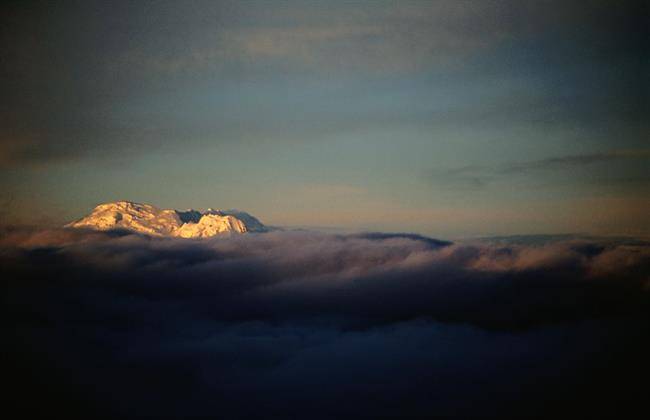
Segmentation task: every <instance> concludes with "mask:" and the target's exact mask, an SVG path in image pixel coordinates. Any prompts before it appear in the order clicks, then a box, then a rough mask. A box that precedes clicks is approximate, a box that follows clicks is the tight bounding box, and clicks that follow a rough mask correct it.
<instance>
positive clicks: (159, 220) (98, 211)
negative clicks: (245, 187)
mask: <svg viewBox="0 0 650 420" xmlns="http://www.w3.org/2000/svg"><path fill="white" fill-rule="evenodd" d="M66 227H70V228H85V229H95V230H110V229H127V230H132V231H134V232H139V233H144V234H147V235H153V236H175V237H182V238H207V237H211V236H215V235H224V234H239V233H247V232H266V231H267V230H268V229H267V227H266V226H264V225H263V224H262V223H261V222H260V221H259V220H257V219H256V218H255V217H253V216H251V215H250V214H248V213H246V212H242V211H239V210H214V209H208V210H207V211H205V212H200V211H197V210H191V209H190V210H187V211H178V210H170V209H159V208H157V207H155V206H152V205H149V204H140V203H134V202H130V201H116V202H114V203H106V204H100V205H98V206H97V207H95V208H94V209H93V211H92V212H91V213H90V214H89V215H88V216H86V217H84V218H82V219H79V220H77V221H74V222H72V223H69V224H67V225H66Z"/></svg>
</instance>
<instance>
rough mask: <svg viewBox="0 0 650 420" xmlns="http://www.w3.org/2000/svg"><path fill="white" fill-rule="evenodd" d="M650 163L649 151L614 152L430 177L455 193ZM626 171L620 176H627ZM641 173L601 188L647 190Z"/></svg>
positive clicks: (451, 171) (466, 169)
mask: <svg viewBox="0 0 650 420" xmlns="http://www.w3.org/2000/svg"><path fill="white" fill-rule="evenodd" d="M648 160H650V150H647V149H640V150H611V151H607V152H601V153H587V154H581V155H566V156H556V157H550V158H546V159H538V160H532V161H527V162H512V163H506V164H502V165H496V166H491V167H490V166H479V165H469V166H463V167H460V168H454V169H448V170H434V171H433V172H432V174H430V180H432V181H433V182H435V183H442V184H444V185H446V186H447V187H448V188H452V189H460V190H477V189H483V188H485V187H487V186H489V185H490V184H492V183H495V182H499V181H503V180H504V179H511V177H512V176H517V175H521V176H525V175H536V174H537V175H544V173H545V172H546V173H547V174H548V172H550V171H562V170H576V169H584V168H588V167H590V166H594V165H596V164H609V165H612V164H620V163H625V162H627V163H628V165H627V171H630V170H631V169H630V168H632V169H633V168H634V164H637V163H641V164H645V163H646V161H648ZM644 168H645V166H644ZM625 171H626V170H622V171H620V172H622V173H623V174H624V173H625ZM642 172H643V173H642V174H640V175H638V176H632V177H630V176H624V177H620V176H619V177H615V178H611V177H610V178H601V179H599V180H598V184H602V185H607V184H610V185H622V184H632V185H640V186H647V178H648V177H647V174H646V172H647V171H646V170H645V169H643V170H642ZM574 181H575V180H574ZM592 182H593V180H592Z"/></svg>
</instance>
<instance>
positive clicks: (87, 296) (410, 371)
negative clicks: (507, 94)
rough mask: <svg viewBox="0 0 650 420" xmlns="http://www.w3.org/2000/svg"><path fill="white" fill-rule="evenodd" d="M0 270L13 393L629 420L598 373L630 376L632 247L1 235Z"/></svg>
mask: <svg viewBox="0 0 650 420" xmlns="http://www.w3.org/2000/svg"><path fill="white" fill-rule="evenodd" d="M0 259H1V261H2V264H1V267H2V272H3V275H2V277H3V279H4V280H3V283H4V288H5V290H6V293H5V294H4V298H3V307H4V312H5V313H6V316H5V317H4V319H5V321H4V323H5V324H6V325H5V326H6V327H7V329H6V331H8V334H9V337H8V338H9V340H8V342H9V343H10V344H9V346H8V354H9V359H8V360H9V366H8V367H11V369H10V377H11V378H12V381H15V383H16V386H15V392H14V393H15V395H16V398H18V399H17V401H19V400H21V398H30V397H29V396H34V395H35V396H38V397H39V398H45V399H46V400H47V401H48V402H49V403H51V404H54V405H58V407H59V408H61V409H64V410H66V411H70V410H72V411H74V412H75V413H77V412H78V413H79V414H87V413H89V412H92V413H103V414H106V415H108V416H109V417H110V416H117V415H119V416H130V415H143V414H149V415H170V416H178V417H187V416H189V415H193V414H196V415H205V414H212V415H214V414H215V413H221V414H223V415H225V416H226V417H229V416H234V415H251V416H253V415H257V416H259V415H262V413H264V415H265V416H266V415H269V416H271V417H273V416H278V417H291V416H296V415H299V416H309V417H334V416H350V417H351V416H376V415H378V414H382V415H401V416H404V415H414V416H416V415H433V414H440V415H461V416H473V415H478V414H481V413H484V412H488V413H494V414H497V413H501V414H503V415H509V414H512V415H515V414H518V415H521V414H525V413H528V414H531V413H530V410H533V411H535V412H533V413H532V414H541V413H544V412H545V411H544V410H549V411H551V410H559V409H565V410H578V408H579V406H580V404H582V403H583V402H585V401H586V400H587V399H588V398H592V397H593V395H592V393H595V394H596V395H601V394H603V395H605V394H606V395H608V396H609V398H610V399H609V400H606V403H603V404H604V406H602V407H599V409H603V410H607V409H614V407H619V405H620V404H624V406H623V407H622V408H621V409H627V408H629V407H631V404H634V403H635V402H636V401H637V400H636V398H637V397H638V396H639V393H638V391H635V390H634V388H633V387H631V386H627V385H626V383H625V382H623V383H622V384H621V383H620V382H619V383H617V385H616V386H617V387H618V388H617V389H611V384H609V383H607V382H608V381H609V380H618V381H621V380H623V381H629V380H632V379H633V378H634V377H636V376H637V375H638V374H639V372H641V370H640V365H639V363H640V362H641V361H642V358H641V354H643V352H644V351H645V350H644V349H647V344H646V343H645V341H644V331H647V326H648V325H647V310H648V305H649V302H650V301H649V299H648V288H649V285H650V282H649V281H650V247H649V246H648V244H647V243H645V242H643V241H602V240H598V241H596V240H577V239H574V240H572V239H565V240H561V241H552V242H550V243H545V244H538V245H523V244H504V243H499V244H491V243H486V242H477V243H472V244H470V243H465V244H450V243H447V242H444V241H437V240H433V239H430V238H426V237H421V236H418V235H408V234H379V233H376V234H360V235H327V234H319V233H312V232H274V233H269V234H263V235H256V236H239V237H232V238H225V239H223V238H222V239H215V240H210V241H201V242H195V241H185V240H177V239H152V238H147V237H142V236H137V235H132V234H128V233H126V232H109V233H97V232H84V231H74V230H41V231H28V230H9V231H6V232H5V233H4V234H3V235H2V237H1V239H0ZM622 368H625V369H627V370H623V371H621V369H622ZM630 369H632V370H630ZM634 369H636V370H634ZM333 401H337V403H334V402H333ZM601 405H602V404H601ZM595 408H596V407H595V406H592V407H590V408H589V410H591V409H595ZM35 410H36V411H37V410H38V408H35ZM485 410H487V411H485ZM536 410H537V411H536ZM539 410H541V411H539ZM589 410H588V411H589ZM75 413H73V414H75Z"/></svg>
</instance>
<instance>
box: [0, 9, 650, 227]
mask: <svg viewBox="0 0 650 420" xmlns="http://www.w3.org/2000/svg"><path fill="white" fill-rule="evenodd" d="M3 8H5V9H6V10H5V12H4V13H3V14H2V15H3V16H4V17H3V28H5V29H4V32H3V34H2V47H3V50H4V51H7V54H6V57H7V59H6V60H3V62H2V63H1V64H0V66H1V68H2V71H3V73H4V74H6V75H7V76H8V77H3V81H2V82H0V86H1V87H2V90H3V91H4V92H5V95H3V96H4V97H5V98H7V99H5V101H3V102H4V107H3V109H2V110H0V117H1V118H2V119H1V120H0V121H1V122H2V124H1V127H2V128H1V131H0V188H1V189H2V193H3V196H4V197H6V199H5V202H6V203H5V205H4V207H5V208H6V209H7V210H5V215H4V217H5V218H6V219H7V220H10V221H12V222H14V223H62V222H65V221H67V220H70V219H73V218H76V217H80V216H82V215H83V214H85V213H87V212H88V211H89V210H90V209H91V208H92V207H93V206H94V205H96V204H97V203H100V202H106V201H112V200H117V199H128V200H134V201H140V202H149V203H152V204H155V205H158V206H160V207H167V208H169V207H173V208H186V207H195V208H207V207H214V208H220V207H221V208H233V207H236V208H241V209H244V210H247V211H249V212H251V213H253V214H255V215H256V216H258V217H259V218H260V219H261V220H263V221H264V222H266V223H268V224H275V225H286V226H312V227H325V228H336V229H347V230H368V229H370V230H385V231H414V232H419V233H424V234H428V235H434V236H441V237H449V238H453V237H461V236H474V235H492V234H495V235H497V234H516V233H521V234H524V233H564V232H586V233H593V234H616V235H648V234H650V221H648V218H647V216H646V214H645V213H646V212H647V209H648V208H650V194H649V193H650V188H649V187H650V173H649V169H648V168H649V165H648V163H649V160H650V146H649V144H648V140H647V139H648V118H647V116H648V74H650V73H649V72H648V71H647V70H648V61H647V56H648V54H647V46H646V43H647V35H648V34H647V28H646V26H647V25H646V24H645V19H647V14H646V13H647V10H646V9H645V7H644V5H643V3H642V2H631V1H630V2H616V3H611V2H601V1H587V2H566V1H564V2H559V1H557V2H556V1H546V2H520V1H495V2H456V1H439V2H438V1H436V2H408V1H400V2H379V1H376V2H280V1H274V2H117V3H115V4H112V5H108V4H105V3H103V2H98V3H94V2H66V3H61V4H58V5H52V4H47V3H29V2H27V3H11V4H8V5H5V6H3Z"/></svg>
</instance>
